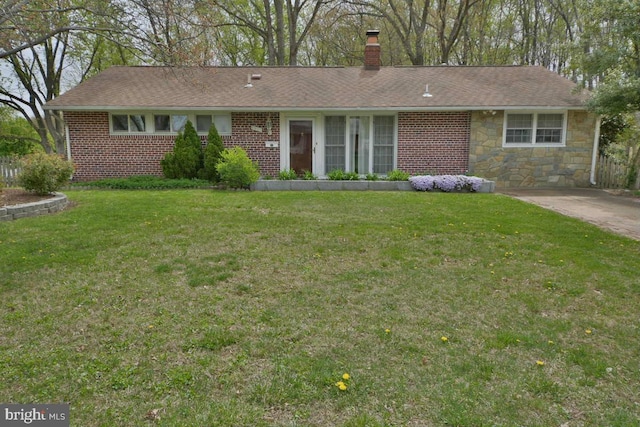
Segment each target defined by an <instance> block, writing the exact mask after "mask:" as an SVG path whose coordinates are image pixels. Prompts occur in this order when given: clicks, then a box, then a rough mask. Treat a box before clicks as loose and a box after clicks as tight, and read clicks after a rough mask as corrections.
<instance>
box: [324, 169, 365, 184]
mask: <svg viewBox="0 0 640 427" xmlns="http://www.w3.org/2000/svg"><path fill="white" fill-rule="evenodd" d="M327 176H328V177H329V179H330V180H333V181H358V180H359V179H360V175H358V173H357V172H345V171H343V170H340V169H335V170H332V171H331V172H329V173H328V174H327Z"/></svg>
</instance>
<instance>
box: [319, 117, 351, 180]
mask: <svg viewBox="0 0 640 427" xmlns="http://www.w3.org/2000/svg"><path fill="white" fill-rule="evenodd" d="M324 126H325V150H324V152H325V160H324V161H325V169H326V170H327V172H331V171H332V170H336V169H340V170H344V165H345V157H344V156H345V150H344V144H345V138H344V136H345V130H346V127H347V121H346V117H344V116H332V117H326V118H325V122H324Z"/></svg>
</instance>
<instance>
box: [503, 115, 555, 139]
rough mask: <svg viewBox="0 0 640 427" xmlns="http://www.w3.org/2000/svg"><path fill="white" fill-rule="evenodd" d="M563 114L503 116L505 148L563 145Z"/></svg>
mask: <svg viewBox="0 0 640 427" xmlns="http://www.w3.org/2000/svg"><path fill="white" fill-rule="evenodd" d="M565 117H566V114H564V113H507V114H505V131H504V145H505V146H531V145H541V146H558V145H560V146H561V145H564V142H565V141H564V134H565V127H566V125H565Z"/></svg>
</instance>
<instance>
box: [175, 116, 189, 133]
mask: <svg viewBox="0 0 640 427" xmlns="http://www.w3.org/2000/svg"><path fill="white" fill-rule="evenodd" d="M187 120H188V119H187V116H184V115H176V116H171V131H172V132H182V131H184V127H185V125H186V124H187Z"/></svg>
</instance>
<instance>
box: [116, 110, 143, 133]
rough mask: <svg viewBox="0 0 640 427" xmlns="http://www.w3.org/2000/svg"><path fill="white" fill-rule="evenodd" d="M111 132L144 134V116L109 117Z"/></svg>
mask: <svg viewBox="0 0 640 427" xmlns="http://www.w3.org/2000/svg"><path fill="white" fill-rule="evenodd" d="M111 130H112V131H113V132H132V133H133V132H146V130H147V128H146V121H145V116H144V115H141V114H114V115H112V116H111Z"/></svg>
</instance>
